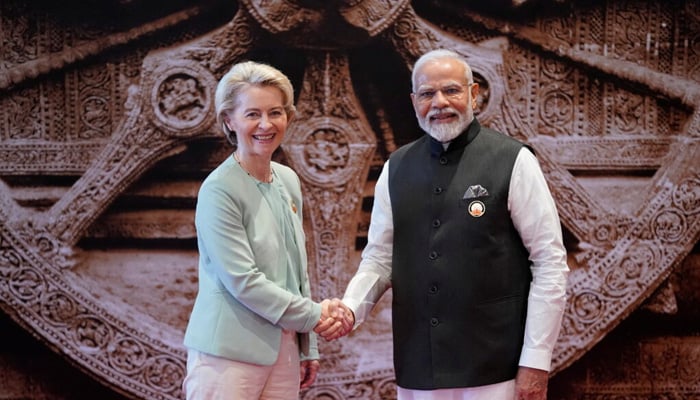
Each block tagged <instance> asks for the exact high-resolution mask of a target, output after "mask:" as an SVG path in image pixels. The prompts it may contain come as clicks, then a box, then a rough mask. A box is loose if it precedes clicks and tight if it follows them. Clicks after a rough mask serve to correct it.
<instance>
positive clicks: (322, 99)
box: [0, 0, 700, 399]
mask: <svg viewBox="0 0 700 400" xmlns="http://www.w3.org/2000/svg"><path fill="white" fill-rule="evenodd" d="M519 3H526V2H513V5H509V8H508V10H510V12H511V13H512V15H515V17H508V16H504V15H503V14H499V13H498V12H489V11H488V10H480V11H475V10H477V9H476V8H474V7H472V6H470V5H469V4H468V2H467V3H465V4H461V3H459V2H430V1H415V2H409V1H406V0H394V1H379V0H336V1H331V2H314V1H305V0H284V1H278V2H260V1H250V0H241V1H240V2H238V4H237V5H236V7H234V8H233V11H231V15H232V18H231V19H230V21H226V22H225V23H223V24H220V25H216V26H213V27H209V26H208V27H209V28H211V29H208V30H204V31H203V32H197V34H192V35H191V36H188V35H182V34H181V35H182V36H177V35H175V36H174V37H171V36H169V35H167V34H164V35H162V36H158V33H161V32H172V31H173V30H177V28H180V27H182V29H187V27H191V26H192V25H189V24H193V25H194V24H195V23H196V22H197V18H198V17H201V16H202V15H204V14H206V10H205V9H203V8H201V7H202V6H193V7H191V8H189V9H185V10H184V11H183V10H176V11H173V13H172V14H169V15H164V16H163V15H161V16H160V17H159V19H155V20H154V21H153V22H148V23H141V24H140V25H138V26H136V27H133V28H131V29H126V30H114V31H110V30H109V29H105V30H104V31H102V32H97V33H95V32H93V31H92V30H90V29H87V28H84V29H81V28H80V27H64V26H60V25H51V24H50V23H46V22H44V23H46V25H41V22H40V21H45V19H46V17H47V16H46V15H44V14H41V13H39V14H36V15H33V14H31V13H28V10H27V8H26V7H27V6H26V5H23V4H22V3H21V2H13V1H10V2H8V3H7V4H3V5H2V6H0V35H2V36H1V37H2V41H3V46H2V50H1V51H2V57H0V177H2V180H1V181H0V307H1V308H2V310H3V311H4V312H5V313H7V314H8V315H10V316H11V317H12V318H13V319H14V320H15V321H17V322H18V323H19V324H20V325H21V326H23V327H24V328H25V329H26V330H28V331H31V332H32V333H33V334H34V335H36V336H38V337H40V338H41V340H42V341H43V342H44V343H45V344H46V345H47V346H48V347H50V348H52V349H54V350H56V351H57V352H59V353H60V354H63V355H64V356H65V357H66V358H69V359H70V360H71V361H72V362H74V363H75V364H77V365H79V366H80V367H81V368H82V369H84V370H85V371H86V372H87V373H89V374H91V375H92V376H94V378H95V379H97V380H99V381H101V382H104V383H105V384H106V385H108V386H110V387H113V388H115V389H116V390H117V391H119V392H121V393H125V394H126V395H127V396H129V397H132V398H143V399H177V398H183V394H182V392H181V389H180V383H181V381H182V378H183V377H184V368H185V356H184V355H185V352H184V349H183V347H182V344H181V341H182V334H183V331H184V321H186V315H187V314H188V313H189V310H190V309H189V307H190V305H191V304H190V303H189V302H187V300H188V296H189V300H191V296H192V293H193V291H194V290H195V289H196V287H195V285H194V280H195V279H196V260H195V258H194V256H193V254H194V249H192V248H190V249H189V250H190V251H189V252H187V251H185V252H182V251H181V249H179V248H178V244H180V243H182V242H187V241H188V240H189V241H190V242H189V243H191V242H192V239H193V238H194V235H195V233H194V227H193V226H192V222H191V217H192V215H193V214H192V208H193V202H194V201H195V200H194V199H195V196H196V188H197V182H198V179H199V178H201V177H202V176H203V174H205V173H206V171H208V170H209V169H211V167H212V166H213V165H215V164H216V163H217V162H218V160H221V159H222V158H223V157H226V156H227V155H228V154H230V152H231V150H232V149H230V148H228V147H226V145H225V144H224V142H223V141H222V139H221V135H220V133H219V128H218V127H217V126H215V123H214V121H215V118H214V111H213V99H212V98H213V90H214V88H215V86H216V82H217V80H218V78H219V77H220V76H221V75H223V73H224V72H225V71H226V70H227V69H228V68H229V67H230V65H231V64H233V63H234V62H236V61H239V60H242V59H246V58H250V57H261V58H263V59H265V58H268V59H270V60H271V61H275V62H276V63H278V64H280V67H281V68H282V69H283V70H285V71H286V70H289V71H290V73H291V74H293V73H295V71H299V72H300V73H299V74H298V76H295V81H296V82H295V87H296V90H297V93H298V99H297V109H298V115H297V117H296V120H295V121H294V123H293V124H292V125H291V126H290V130H289V132H288V133H287V137H286V139H285V142H284V144H283V146H282V152H281V154H279V156H278V157H279V158H280V160H283V161H284V162H286V163H288V164H289V165H291V166H292V167H293V168H294V169H295V170H296V171H297V172H298V173H299V176H300V178H301V180H302V186H303V190H304V193H305V204H304V205H305V207H304V211H305V224H306V228H307V232H308V234H307V238H308V246H309V255H310V260H309V268H310V272H311V275H312V281H313V286H314V292H315V293H314V294H315V297H317V298H324V297H329V296H339V295H341V294H342V291H343V289H344V287H345V284H346V283H347V281H348V280H349V278H350V276H351V275H352V273H353V272H354V269H355V267H356V262H357V253H358V250H359V248H358V246H357V245H356V243H361V239H362V236H363V234H364V233H366V227H367V221H368V219H367V212H368V207H367V204H366V203H367V202H368V201H371V188H372V187H373V179H376V173H377V171H378V169H379V168H380V167H381V165H382V163H383V161H384V160H385V159H386V157H387V156H388V154H390V153H391V152H392V151H393V150H395V148H396V147H397V146H400V145H401V144H403V143H406V142H408V141H410V140H412V139H413V138H415V137H417V135H419V134H420V133H419V132H417V131H416V130H415V127H414V126H413V125H415V123H414V115H413V112H412V110H411V109H410V104H409V103H407V101H408V92H409V90H410V88H409V81H408V79H409V78H410V69H411V65H412V64H413V62H414V61H415V59H416V58H417V57H418V56H419V55H420V54H421V53H423V52H425V51H427V50H429V49H433V48H437V47H447V48H451V49H453V50H455V51H457V52H459V53H461V54H463V55H464V56H465V57H466V58H467V59H468V61H469V62H470V64H471V65H472V67H473V69H474V72H475V79H477V81H479V83H480V86H481V87H482V92H481V94H480V98H479V99H478V100H479V104H480V107H479V110H478V111H479V112H478V118H479V119H480V121H481V122H482V123H483V124H485V125H488V126H491V127H493V128H495V129H499V130H501V131H503V132H504V133H506V134H508V135H510V136H513V137H516V138H518V139H520V140H523V141H526V142H527V143H529V144H530V145H532V146H533V147H534V148H535V150H536V152H537V154H538V158H539V160H540V163H541V165H542V167H543V170H544V172H545V174H546V177H547V179H548V182H549V184H550V187H551V190H552V193H553V195H554V197H555V200H556V202H557V205H558V207H559V212H560V215H561V220H562V225H563V227H564V229H565V231H566V233H567V249H568V250H569V253H570V263H571V267H572V273H571V276H570V282H569V288H568V294H569V302H568V308H567V312H566V316H565V318H564V325H563V329H562V334H561V337H560V339H559V341H558V343H557V347H556V351H555V355H554V360H553V367H554V373H559V372H560V371H563V370H565V369H566V368H568V367H569V366H571V365H572V364H574V363H575V362H576V361H577V360H579V359H581V358H582V357H583V356H584V355H585V354H586V353H587V352H588V351H590V350H591V349H592V348H593V347H594V346H596V344H598V343H599V342H600V341H601V340H602V339H603V338H605V337H606V336H607V335H609V334H610V333H611V332H613V331H614V330H615V328H616V326H618V324H619V323H620V321H623V320H624V319H625V318H627V317H628V316H629V315H630V314H631V313H633V312H634V311H635V310H637V309H639V308H640V307H644V306H645V305H649V304H651V305H654V304H674V302H673V297H674V290H673V289H672V288H671V286H669V281H668V278H669V276H671V274H672V273H673V271H674V269H676V268H677V267H678V266H679V265H680V264H681V263H682V262H683V261H684V259H685V258H686V256H688V254H689V253H690V252H691V251H692V249H693V247H694V246H696V244H697V242H698V238H699V237H700V163H699V162H698V160H700V134H699V132H700V111H699V108H700V67H699V65H700V50H698V41H699V40H700V39H699V37H700V36H698V34H697V32H698V31H700V7H699V6H698V5H697V4H695V3H694V2H680V3H679V4H682V7H679V8H678V10H667V9H666V7H664V6H663V4H662V3H660V2H657V3H648V2H640V1H625V2H617V1H600V2H593V3H592V4H591V5H587V6H585V7H584V6H576V5H574V4H569V3H567V2H551V3H556V4H558V7H559V8H556V7H555V8H554V10H553V11H552V12H551V14H547V15H543V16H537V17H535V16H532V15H531V14H529V13H528V9H527V8H524V7H525V6H526V5H518V4H519ZM545 3H547V2H545ZM567 7H569V8H567ZM577 7H578V8H577ZM566 10H569V11H571V12H565V11H566ZM573 10H576V12H573ZM48 20H49V21H50V18H49V19H48ZM649 21H653V22H654V23H653V24H649V23H648V22H649ZM200 23H201V22H200ZM33 24H39V25H41V28H42V29H38V30H34V29H32V28H30V27H31V26H33ZM115 32H116V33H115ZM81 35H82V36H81ZM150 35H153V36H154V37H155V39H153V41H152V42H147V41H146V38H147V37H150ZM60 38H63V39H65V38H71V40H72V41H71V42H68V43H67V44H63V43H62V42H61V40H60ZM684 43H687V44H684ZM120 46H126V48H127V50H126V51H124V50H123V49H124V47H120ZM120 49H122V50H121V51H120ZM364 49H366V50H364ZM378 50H383V51H384V52H385V53H386V54H378ZM275 52H279V53H280V55H278V56H276V55H275V54H270V53H275ZM290 54H291V55H293V56H294V58H287V57H286V56H287V55H290ZM97 56H102V57H104V58H106V59H108V61H103V60H102V59H96V57H97ZM384 64H386V65H390V66H391V67H392V68H394V69H395V70H392V73H389V74H384V75H381V74H380V73H379V72H377V71H380V70H382V68H386V67H385V65H384ZM375 73H376V74H377V75H373V74H375ZM382 78H385V79H387V82H382V81H381V79H382ZM392 79H396V81H393V80H392ZM396 85H400V87H398V88H397V87H394V86H396ZM163 169H166V170H168V173H166V174H163V175H157V176H155V177H150V174H153V173H154V172H153V171H162V170H163ZM171 170H172V171H171ZM173 171H174V172H173ZM164 177H167V179H162V178H164ZM161 179H162V181H161ZM154 197H156V198H159V199H161V201H163V202H165V203H167V205H168V207H170V209H168V207H165V209H164V210H148V207H147V206H146V207H144V206H143V204H142V202H143V201H144V199H149V198H154ZM137 203H138V204H137ZM144 208H146V209H145V210H144ZM155 208H158V207H157V206H156V207H155ZM105 238H106V239H110V238H111V239H112V242H109V241H104V242H100V240H102V239H105ZM121 239H124V240H126V241H127V242H129V243H131V245H132V246H133V247H135V248H136V250H138V246H139V244H140V243H142V242H139V240H150V241H151V242H156V243H160V242H158V241H159V240H172V241H176V242H174V243H175V244H170V245H169V246H168V245H165V246H164V248H163V249H157V250H158V251H156V252H154V253H148V254H152V255H146V256H144V255H142V254H141V253H139V251H135V253H137V254H132V253H129V250H124V249H119V248H116V246H113V243H115V242H119V240H121ZM178 240H181V241H182V242H177V241H178ZM91 241H97V242H99V243H112V247H109V248H108V250H107V251H106V252H107V253H115V254H116V253H119V254H122V253H124V254H126V255H125V256H124V257H125V258H124V259H126V260H127V261H126V262H127V263H129V262H130V263H132V264H138V268H142V269H143V270H141V271H139V274H143V275H142V276H148V277H153V276H156V275H160V276H161V278H160V279H167V278H163V277H164V276H165V277H168V276H171V275H169V274H172V275H174V276H176V278H175V279H174V280H173V282H170V283H168V282H167V281H161V282H160V283H161V284H160V285H156V284H154V286H155V287H157V288H158V290H161V291H162V293H159V292H157V291H155V292H152V293H149V292H148V291H147V290H146V291H144V290H143V289H142V290H141V291H140V292H139V289H138V287H137V288H136V289H135V292H134V293H130V292H129V290H130V289H129V288H124V289H123V290H121V291H120V290H119V289H118V288H114V287H111V286H112V285H107V284H104V283H103V284H100V283H99V282H97V283H96V282H95V281H99V280H100V278H105V277H114V276H116V275H118V274H119V271H117V270H114V265H111V264H110V265H108V266H106V265H107V264H109V263H104V262H102V260H103V258H101V257H103V252H102V251H101V250H100V248H99V247H98V248H95V247H94V246H93V247H91V246H90V243H91ZM131 251H133V249H131ZM144 253H145V251H144ZM173 254H175V255H173ZM130 256H133V258H129V257H130ZM178 257H179V258H178ZM129 260H131V261H129ZM139 260H140V261H139ZM164 260H166V261H164ZM182 265H185V266H182ZM121 267H123V268H125V269H128V268H129V267H128V266H121ZM132 268H133V267H132ZM168 268H170V270H168ZM178 268H179V269H178ZM132 272H133V271H132ZM124 279H126V278H124ZM136 280H137V279H136ZM156 281H157V279H156ZM156 283H158V282H156ZM141 284H143V285H148V284H149V283H148V282H145V283H144V282H141ZM170 284H172V285H171V286H173V287H165V288H164V287H163V286H169V285H170ZM165 290H173V291H175V295H176V296H179V297H180V298H181V299H182V300H179V301H180V302H179V303H178V302H177V301H178V300H173V299H171V298H170V297H169V296H170V295H172V293H171V292H169V291H168V292H167V293H166V292H165ZM144 292H145V293H144ZM149 296H151V297H149ZM166 297H168V301H173V302H176V303H174V304H175V306H174V307H172V310H171V311H165V310H159V309H158V304H153V301H149V298H152V299H155V298H157V299H158V300H162V299H163V298H166ZM156 302H157V301H156ZM164 308H165V307H163V309H164ZM652 308H653V309H655V310H657V311H658V312H672V311H670V310H672V309H673V307H655V308H654V307H652ZM390 326H391V324H390V312H389V311H388V308H387V304H386V303H385V302H384V301H383V303H382V304H380V306H379V307H377V309H376V310H375V315H374V317H373V318H372V320H371V321H368V322H367V323H366V324H365V326H363V327H362V328H360V330H358V331H357V332H355V333H353V335H351V336H350V337H349V338H346V339H343V340H341V341H336V342H331V343H322V347H321V351H322V353H323V354H324V359H323V363H324V364H323V371H324V373H323V374H322V375H321V376H320V377H319V379H318V382H317V384H316V385H315V386H314V387H312V388H311V389H309V390H307V391H305V392H304V394H303V398H305V399H315V398H324V399H350V398H357V399H387V398H393V397H394V395H395V388H394V381H393V371H392V367H391V332H390ZM368 348H371V349H372V351H371V354H369V352H366V351H365V350H366V349H368ZM692 348H693V346H691V345H689V344H688V343H685V342H684V343H680V344H678V346H676V347H674V348H673V349H674V351H675V353H674V354H676V356H675V357H676V359H677V360H678V361H677V363H676V364H675V365H677V366H678V368H677V372H676V373H675V375H674V376H679V377H682V379H684V380H685V379H687V381H686V382H687V384H686V386H684V387H686V388H687V393H693V392H698V391H700V386H698V383H697V375H698V368H697V367H695V365H696V364H697V363H695V362H694V361H696V359H697V358H698V354H697V352H696V351H693V350H692ZM664 349H666V350H667V349H668V348H667V347H663V345H662V344H661V343H655V342H649V343H648V345H647V346H646V347H645V349H644V354H645V356H646V357H648V360H647V361H648V363H645V366H644V368H648V369H649V373H650V374H651V373H655V371H652V370H653V369H654V368H656V367H655V365H657V364H655V361H654V359H655V358H658V357H664V356H665V354H666V353H664Z"/></svg>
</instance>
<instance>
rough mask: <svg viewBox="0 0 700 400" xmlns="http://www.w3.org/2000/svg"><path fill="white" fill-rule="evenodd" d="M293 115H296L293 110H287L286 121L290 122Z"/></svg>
mask: <svg viewBox="0 0 700 400" xmlns="http://www.w3.org/2000/svg"><path fill="white" fill-rule="evenodd" d="M295 115H296V113H295V111H294V110H292V111H289V112H288V113H287V123H289V122H292V120H293V119H294V116H295Z"/></svg>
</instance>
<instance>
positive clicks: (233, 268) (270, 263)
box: [184, 156, 321, 365]
mask: <svg viewBox="0 0 700 400" xmlns="http://www.w3.org/2000/svg"><path fill="white" fill-rule="evenodd" d="M272 168H273V170H274V173H275V179H278V178H279V179H281V181H282V183H283V184H284V186H285V188H286V189H287V192H288V193H289V195H290V196H291V201H292V203H293V204H290V205H289V206H290V207H292V209H294V208H295V209H296V216H297V217H298V218H294V221H293V223H294V231H295V233H296V242H297V243H299V252H300V258H301V262H302V265H301V266H300V270H301V277H300V281H301V293H302V296H299V295H294V294H292V293H290V292H288V291H287V290H286V289H285V284H286V282H287V267H286V265H287V264H286V263H287V255H286V249H285V245H284V238H283V237H282V234H281V230H280V229H279V227H278V223H277V220H276V218H275V215H273V213H272V211H271V210H270V208H269V206H268V204H267V201H265V199H264V198H263V196H262V194H261V193H260V191H259V190H258V188H257V186H256V182H255V181H254V180H253V179H251V178H250V177H249V176H248V175H247V173H246V172H245V171H244V170H243V169H242V168H241V167H240V166H239V165H238V163H237V162H236V161H235V160H234V159H233V157H232V156H231V157H227V158H226V160H225V161H224V162H222V163H221V165H219V166H218V167H217V168H216V169H215V170H214V171H212V173H211V174H209V176H208V177H207V178H206V179H205V180H204V182H203V183H202V186H201V188H200V189H199V195H198V197H197V208H196V213H195V226H196V229H197V244H198V247H199V291H198V293H197V298H196V299H195V303H194V307H193V309H192V314H191V316H190V320H189V323H188V325H187V330H186V332H185V341H184V343H185V346H187V347H188V348H192V349H196V350H199V351H201V352H204V353H208V354H213V355H216V356H220V357H225V358H229V359H232V360H236V361H243V362H249V363H255V364H259V365H271V364H273V363H274V362H275V360H276V359H277V354H278V352H279V346H280V341H281V334H282V329H287V330H291V331H295V332H300V333H301V334H300V335H299V348H300V357H301V359H302V360H307V359H318V358H319V355H318V346H317V338H316V335H315V334H314V333H313V332H312V330H313V328H314V326H315V325H316V323H317V322H318V320H319V318H320V316H321V306H320V305H319V304H318V303H315V302H313V301H312V300H311V299H310V297H311V295H310V288H309V276H308V272H307V263H306V249H305V235H304V231H303V226H302V225H303V224H302V196H301V185H300V182H299V177H298V176H297V175H296V173H295V172H294V171H292V169H291V168H289V167H286V166H284V165H282V164H279V163H275V162H273V163H272ZM272 184H275V183H274V182H273V183H272Z"/></svg>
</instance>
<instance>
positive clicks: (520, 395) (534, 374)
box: [515, 367, 549, 400]
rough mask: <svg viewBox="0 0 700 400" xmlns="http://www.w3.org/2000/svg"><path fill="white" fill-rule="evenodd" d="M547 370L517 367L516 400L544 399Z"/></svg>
mask: <svg viewBox="0 0 700 400" xmlns="http://www.w3.org/2000/svg"><path fill="white" fill-rule="evenodd" d="M548 381H549V372H547V371H545V370H542V369H535V368H529V367H520V368H518V374H517V375H516V376H515V399H516V400H546V399H547V382H548Z"/></svg>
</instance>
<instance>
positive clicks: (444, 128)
mask: <svg viewBox="0 0 700 400" xmlns="http://www.w3.org/2000/svg"><path fill="white" fill-rule="evenodd" d="M440 112H441V113H446V112H452V113H455V114H456V115H457V116H458V117H459V119H458V120H457V121H455V122H450V123H449V124H432V123H431V122H430V116H431V115H432V114H436V113H434V112H430V113H428V115H426V116H425V118H420V117H419V118H418V125H419V126H420V127H421V129H423V130H424V131H425V132H426V133H427V134H428V135H430V136H432V137H433V139H435V140H437V141H438V142H440V143H447V142H450V141H452V140H454V138H456V137H457V136H459V134H460V133H462V132H464V130H465V129H467V127H468V126H469V124H470V123H471V122H472V119H473V117H472V115H469V114H471V113H467V115H464V114H459V113H457V112H456V111H455V110H453V109H447V110H441V111H440Z"/></svg>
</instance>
